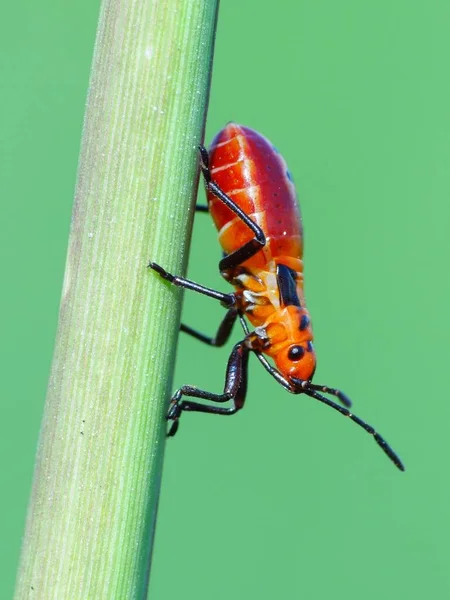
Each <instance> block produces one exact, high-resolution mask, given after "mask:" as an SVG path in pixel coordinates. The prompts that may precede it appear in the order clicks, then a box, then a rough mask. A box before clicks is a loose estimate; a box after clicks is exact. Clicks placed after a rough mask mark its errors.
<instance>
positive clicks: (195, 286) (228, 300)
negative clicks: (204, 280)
mask: <svg viewBox="0 0 450 600" xmlns="http://www.w3.org/2000/svg"><path fill="white" fill-rule="evenodd" d="M147 266H148V267H149V268H150V269H153V270H154V271H156V272H157V273H158V274H159V275H160V276H161V277H162V278H163V279H166V280H167V281H170V283H173V285H177V286H179V287H183V288H185V289H187V290H193V291H194V292H198V293H199V294H203V295H204V296H208V297H209V298H214V300H219V302H221V304H223V306H226V307H229V308H230V307H231V306H234V304H235V302H236V298H235V295H234V294H224V293H222V292H217V291H216V290H212V289H211V288H207V287H205V286H203V285H200V284H199V283H195V282H194V281H190V280H189V279H185V278H184V277H178V276H177V275H172V274H171V273H168V272H167V271H166V270H165V269H163V268H162V267H160V266H159V265H157V264H156V263H154V262H151V263H149V264H148V265H147Z"/></svg>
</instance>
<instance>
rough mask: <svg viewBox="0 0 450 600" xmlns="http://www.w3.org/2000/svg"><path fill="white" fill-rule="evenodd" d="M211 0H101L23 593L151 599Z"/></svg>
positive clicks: (214, 0)
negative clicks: (171, 279) (166, 278)
mask: <svg viewBox="0 0 450 600" xmlns="http://www.w3.org/2000/svg"><path fill="white" fill-rule="evenodd" d="M217 4H218V0H164V1H163V0H159V1H158V0H103V3H102V7H101V14H100V22H99V29H98V34H97V41H96V49H95V53H94V61H93V69H92V75H91V82H90V89H89V95H88V104H87V112H86V117H85V124H84V132H83V141H82V150H81V158H80V166H79V172H78V181H77V187H76V198H75V207H74V212H73V220H72V228H71V233H70V240H69V250H68V257H67V265H66V273H65V279H64V286H63V295H62V301H61V309H60V319H59V327H58V333H57V339H56V346H55V351H54V358H53V364H52V370H51V376H50V382H49V387H48V393H47V401H46V406H45V414H44V419H43V424H42V430H41V435H40V441H39V447H38V455H37V463H36V471H35V475H34V482H33V490H32V496H31V501H30V506H29V512H28V518H27V525H26V531H25V537H24V541H23V548H22V556H21V564H20V569H19V574H18V580H17V588H16V599H22V598H31V597H32V598H45V599H46V600H48V599H51V598H55V599H58V600H61V599H63V598H64V599H66V598H67V599H69V598H70V599H71V600H77V599H83V600H84V599H87V598H99V599H100V598H108V599H109V598H111V599H112V598H120V599H122V598H123V599H125V598H144V597H145V596H146V591H147V586H148V576H149V571H150V557H151V547H152V541H153V535H154V527H155V521H156V510H157V503H158V495H159V487H160V480H161V472H162V460H163V452H164V444H165V410H166V406H167V405H166V400H167V397H168V394H169V392H170V389H171V379H172V370H173V365H174V359H175V348H176V340H177V335H178V326H179V313H180V305H181V299H182V297H181V294H180V291H179V290H177V289H176V288H174V287H173V286H172V287H171V286H169V285H167V284H166V283H164V282H162V281H161V279H160V278H159V277H158V276H157V275H156V274H154V273H153V272H148V271H147V269H146V265H147V263H148V261H149V259H151V260H154V261H156V262H159V263H160V264H162V265H164V267H165V268H167V269H169V270H171V271H173V272H176V273H180V272H181V273H183V272H184V269H185V266H186V259H187V250H188V239H189V234H190V230H191V221H192V219H191V216H188V215H190V214H191V213H190V208H191V207H192V206H193V202H194V198H195V193H196V186H197V182H198V175H197V173H198V157H197V151H196V147H197V145H198V143H199V142H200V141H201V139H202V133H203V128H204V121H205V113H206V105H207V98H208V89H209V83H210V72H211V61H212V52H213V41H214V30H215V21H216V13H217Z"/></svg>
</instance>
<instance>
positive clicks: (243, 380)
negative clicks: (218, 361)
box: [167, 342, 250, 436]
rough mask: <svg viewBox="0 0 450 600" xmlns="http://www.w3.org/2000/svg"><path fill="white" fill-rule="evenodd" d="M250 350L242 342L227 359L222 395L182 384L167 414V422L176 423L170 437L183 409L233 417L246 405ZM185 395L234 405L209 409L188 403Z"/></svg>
mask: <svg viewBox="0 0 450 600" xmlns="http://www.w3.org/2000/svg"><path fill="white" fill-rule="evenodd" d="M249 351H250V350H249V349H248V348H247V347H246V346H245V345H244V342H239V343H238V344H236V346H234V348H233V350H232V351H231V354H230V358H229V359H228V365H227V371H226V376H225V386H224V390H223V393H222V394H214V393H212V392H207V391H205V390H199V389H198V388H195V387H192V386H190V385H183V386H182V387H181V388H180V389H179V390H177V391H176V392H175V394H174V395H173V397H172V401H171V403H170V406H169V410H168V413H167V419H168V420H170V421H173V423H172V425H171V427H170V429H169V432H168V434H167V435H168V436H174V435H175V433H176V432H177V430H178V424H179V419H180V416H181V413H182V412H183V411H184V410H187V411H198V412H205V413H212V414H216V415H231V414H234V413H235V412H237V411H238V410H240V409H241V408H242V407H243V406H244V402H245V395H246V393H247V370H248V354H249ZM183 396H189V397H191V398H201V399H202V400H211V401H212V402H217V403H219V404H222V403H224V402H228V401H229V400H232V401H233V406H232V407H230V408H224V407H219V406H210V405H207V404H199V403H197V402H191V401H189V400H182V398H183Z"/></svg>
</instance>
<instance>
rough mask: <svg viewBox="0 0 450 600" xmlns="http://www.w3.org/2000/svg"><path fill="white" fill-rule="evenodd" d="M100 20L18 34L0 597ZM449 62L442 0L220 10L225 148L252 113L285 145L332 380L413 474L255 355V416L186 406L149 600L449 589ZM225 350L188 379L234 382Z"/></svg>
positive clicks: (62, 19)
mask: <svg viewBox="0 0 450 600" xmlns="http://www.w3.org/2000/svg"><path fill="white" fill-rule="evenodd" d="M97 15H98V1H96V2H94V3H92V2H87V1H84V2H80V3H75V4H67V3H59V2H55V1H50V2H48V3H44V4H42V3H40V4H36V3H34V2H31V1H30V0H25V2H23V3H20V4H18V3H16V4H14V3H9V4H8V5H5V7H4V10H3V17H2V21H1V23H0V45H1V52H0V62H1V74H2V81H1V95H0V107H1V113H0V114H1V122H2V125H1V127H0V142H1V143H0V153H1V157H0V165H1V166H0V171H1V177H0V194H1V204H0V226H1V229H2V231H1V238H0V245H1V256H2V281H3V286H2V294H1V295H0V305H1V314H2V315H3V319H2V344H1V365H2V373H3V375H2V404H1V408H2V410H1V419H2V435H1V436H0V456H1V460H2V494H1V507H0V508H1V510H0V515H1V518H2V524H1V532H2V534H1V546H0V547H1V553H2V557H1V561H0V569H1V573H0V582H1V583H0V588H1V589H0V594H1V598H2V599H3V598H5V599H7V598H10V597H11V594H12V590H13V586H14V579H15V570H16V564H17V560H18V555H19V548H20V538H21V535H22V531H23V526H24V519H25V511H26V506H27V502H28V494H29V489H30V483H31V478H32V471H33V462H34V452H35V446H36V441H37V436H38V431H39V424H40V418H41V414H42V407H43V403H44V397H45V390H46V385H47V376H48V372H49V367H50V361H51V356H52V346H53V339H54V335H55V331H56V324H57V316H58V306H59V297H60V290H61V284H62V277H63V267H64V261H65V253H66V245H67V235H68V229H69V220H70V214H71V208H72V193H73V188H74V183H75V175H76V166H77V159H78V149H79V142H80V133H81V125H82V118H83V110H84V102H85V97H86V89H87V83H88V77H89V69H90V61H91V56H92V47H93V42H94V37H95V28H96V21H97ZM449 55H450V4H449V3H448V2H446V1H444V0H428V1H427V2H414V3H411V2H407V1H406V0H396V1H395V2H392V1H391V0H389V1H388V0H377V1H376V2H375V1H369V2H360V1H359V0H342V1H341V2H335V1H334V0H316V1H315V2H307V1H305V0H289V1H288V0H286V1H284V2H278V3H277V4H276V5H274V4H273V3H269V2H259V3H258V4H257V6H256V3H254V2H243V1H242V0H227V1H226V2H223V3H222V6H221V9H220V17H219V26H218V35H217V46H216V59H215V66H214V76H213V84H212V90H211V104H210V111H209V120H208V126H207V140H210V139H211V137H212V136H213V135H214V134H215V133H216V132H217V131H218V129H219V128H221V127H222V126H223V124H224V123H225V122H227V121H229V120H236V121H237V122H240V123H243V124H246V125H249V126H251V127H253V128H256V129H258V130H260V131H261V132H263V133H264V134H265V135H266V136H268V137H269V138H270V139H271V140H272V142H273V143H275V144H276V145H277V147H278V148H279V149H280V150H281V151H282V153H283V154H284V155H285V157H286V159H287V161H288V163H289V167H290V170H291V171H292V173H293V174H294V177H295V180H296V183H297V186H298V193H299V197H300V201H301V205H302V212H303V217H304V224H305V231H306V294H307V298H308V303H309V308H310V311H311V313H312V317H313V322H314V325H315V334H316V347H317V351H318V354H319V367H318V370H317V376H316V379H317V381H319V382H323V383H327V384H329V385H335V386H339V387H341V388H342V389H343V390H345V391H346V392H347V393H348V394H349V395H350V396H351V397H352V398H353V400H354V402H355V412H356V413H357V414H358V415H360V416H361V417H362V418H365V419H367V420H368V421H369V422H370V423H372V424H374V425H376V426H377V427H378V428H379V430H380V431H381V433H382V434H383V435H385V436H386V437H387V439H388V440H389V441H390V442H391V443H392V445H393V446H394V448H395V449H396V450H398V452H399V453H400V455H401V457H402V458H403V460H404V461H405V463H406V466H407V472H406V473H405V474H401V473H399V472H398V471H397V470H396V469H395V468H394V467H393V466H392V465H391V464H390V462H389V461H388V460H387V459H386V457H385V456H384V455H383V454H382V452H381V451H380V450H379V449H378V448H377V447H376V445H375V444H374V443H373V441H372V440H371V439H370V437H369V436H367V435H366V434H365V433H363V432H362V431H361V430H360V429H359V428H357V427H356V426H355V425H354V424H352V423H350V422H349V421H347V420H344V419H343V418H341V417H340V416H338V415H337V414H336V413H334V412H333V411H331V410H329V409H326V408H325V407H323V406H321V405H318V404H316V403H314V402H313V401H312V400H311V399H308V398H304V397H294V396H291V395H290V394H287V393H286V392H284V391H283V390H282V389H281V388H280V387H279V386H277V385H276V383H275V382H274V381H273V380H272V379H271V378H269V376H268V375H267V374H266V373H265V372H263V370H262V369H261V368H260V365H259V364H257V362H256V360H253V361H252V362H253V364H252V365H251V380H250V390H249V396H248V403H247V406H246V409H245V411H243V412H242V413H241V414H239V415H238V416H236V417H233V418H231V419H221V418H218V417H217V418H215V417H212V416H209V415H185V417H184V418H183V421H182V423H181V428H180V433H179V436H178V437H177V439H176V440H174V441H173V442H172V441H171V442H170V443H169V444H168V445H167V454H166V462H165V471H164V481H163V489H162V497H161V502H160V513H159V523H158V531H157V536H156V544H155V556H154V564H153V572H152V579H151V597H153V598H158V600H169V599H172V598H192V599H194V598H195V600H209V599H210V598H214V599H215V600H225V599H229V598H233V599H234V600H241V599H242V600H243V599H246V600H247V599H248V598H258V599H259V600H264V599H269V598H274V597H276V598H289V599H290V598H299V599H300V598H308V599H311V600H316V599H323V598H328V597H335V598H346V600H356V599H358V600H359V599H361V598H364V599H368V600H372V599H373V600H375V599H378V598H379V597H380V596H382V597H383V598H386V599H388V600H390V599H397V598H408V599H410V600H411V599H419V598H420V599H422V598H424V597H429V598H444V597H448V596H449V594H450V576H449V568H448V551H449V542H448V537H449V516H448V513H449V510H448V506H449V500H450V498H449V493H450V483H449V478H448V474H447V472H448V466H447V459H448V441H447V440H448V425H447V424H448V421H449V417H450V406H449V402H448V400H447V386H446V385H444V382H445V383H446V375H445V373H446V372H447V369H448V365H447V360H448V356H449V352H448V339H449V334H450V324H449V319H448V304H449V300H448V299H449V275H448V262H449V258H450V252H449V241H448V240H449V233H448V231H449V218H450V209H449V200H448V199H449V197H450V170H449V166H448V164H449V154H450V151H449V148H450V122H449V117H448V114H449V111H448V107H449V105H450V84H449V77H448V56H449ZM219 255H220V252H219V248H218V245H217V242H216V237H215V232H214V229H213V227H212V225H211V223H210V221H209V218H208V216H205V215H199V216H198V217H197V221H196V223H195V228H194V238H193V243H192V254H191V260H190V266H189V274H190V276H191V278H193V279H195V280H198V281H200V282H202V283H205V284H207V285H210V286H217V287H219V288H220V289H227V286H226V284H225V282H222V281H221V279H220V277H219V275H218V273H217V259H218V258H219ZM221 314H222V310H221V308H220V307H219V306H216V304H215V303H214V302H211V301H208V300H207V299H204V298H199V297H197V296H195V295H188V294H186V296H185V306H184V320H185V321H186V322H188V323H190V324H191V325H193V326H197V327H198V328H201V329H202V330H204V331H205V332H212V331H214V330H215V327H216V325H217V323H218V320H219V318H220V316H221ZM238 334H239V333H238V329H237V328H236V334H235V337H236V336H237V335H238ZM229 349H230V346H228V347H227V348H225V349H221V350H214V349H210V348H207V347H203V346H202V345H201V344H200V343H198V342H196V341H195V340H191V339H187V338H186V337H182V338H181V339H180V345H179V352H178V363H177V368H176V377H175V385H180V384H182V383H193V384H198V385H199V386H203V387H204V388H206V389H211V390H214V391H216V390H217V391H219V390H220V389H221V386H222V381H223V374H224V368H225V362H226V359H227V352H229ZM108 600H109V599H108Z"/></svg>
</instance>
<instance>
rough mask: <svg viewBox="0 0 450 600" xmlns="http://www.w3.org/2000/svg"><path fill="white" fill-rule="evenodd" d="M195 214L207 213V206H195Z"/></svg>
mask: <svg viewBox="0 0 450 600" xmlns="http://www.w3.org/2000/svg"><path fill="white" fill-rule="evenodd" d="M195 212H206V213H207V212H209V208H208V205H207V204H196V206H195Z"/></svg>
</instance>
